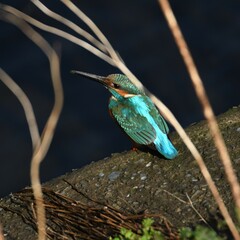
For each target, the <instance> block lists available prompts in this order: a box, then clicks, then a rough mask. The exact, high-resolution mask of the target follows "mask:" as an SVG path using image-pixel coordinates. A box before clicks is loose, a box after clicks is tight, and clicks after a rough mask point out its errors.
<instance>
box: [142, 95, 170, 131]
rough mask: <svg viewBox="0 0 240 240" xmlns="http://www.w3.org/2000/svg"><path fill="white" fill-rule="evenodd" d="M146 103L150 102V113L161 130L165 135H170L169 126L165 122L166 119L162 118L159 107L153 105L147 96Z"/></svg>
mask: <svg viewBox="0 0 240 240" xmlns="http://www.w3.org/2000/svg"><path fill="white" fill-rule="evenodd" d="M145 101H148V105H149V106H150V111H149V113H150V115H151V116H152V117H153V119H154V120H155V122H156V124H157V125H158V127H159V128H160V130H161V131H162V132H163V133H165V134H168V133H169V128H168V125H167V123H166V121H165V120H164V118H163V117H162V116H161V114H160V112H159V111H158V109H157V107H156V106H155V105H154V104H153V102H152V101H151V100H150V99H149V98H148V97H147V96H145Z"/></svg>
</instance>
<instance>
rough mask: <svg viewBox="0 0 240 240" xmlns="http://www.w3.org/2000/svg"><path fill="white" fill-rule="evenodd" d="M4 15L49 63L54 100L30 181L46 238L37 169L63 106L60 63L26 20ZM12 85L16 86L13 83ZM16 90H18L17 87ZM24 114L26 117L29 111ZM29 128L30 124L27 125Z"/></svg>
mask: <svg viewBox="0 0 240 240" xmlns="http://www.w3.org/2000/svg"><path fill="white" fill-rule="evenodd" d="M4 17H5V18H6V19H7V20H8V21H9V22H11V23H12V24H14V25H16V26H17V27H19V28H20V29H21V30H22V32H23V33H24V34H25V35H26V36H27V37H28V38H29V39H30V40H32V41H33V42H34V43H35V44H36V45H37V46H38V47H39V48H40V49H41V50H42V51H43V52H44V53H45V55H46V56H47V57H48V60H49V63H50V70H51V77H52V82H53V89H54V95H55V102H54V106H53V109H52V112H51V114H50V116H49V118H48V121H47V123H46V125H45V128H44V131H43V134H42V137H41V142H40V141H38V143H40V144H37V145H36V144H35V142H33V145H34V144H35V149H34V152H33V156H32V161H31V183H32V188H33V193H34V198H35V201H36V210H37V223H38V224H37V225H38V239H40V240H44V239H46V213H45V208H44V201H43V194H42V189H41V183H40V176H39V171H40V163H41V162H42V160H43V158H44V157H45V155H46V153H47V151H48V149H49V146H50V144H51V141H52V137H53V135H54V131H55V128H56V124H57V122H58V119H59V116H60V112H61V109H62V106H63V89H62V84H61V77H60V63H59V58H58V56H57V54H56V52H55V51H54V50H53V49H52V47H51V46H50V45H49V44H48V42H47V41H46V40H45V39H44V38H43V37H42V36H41V35H40V34H38V33H37V32H36V31H35V30H33V29H32V28H31V27H30V26H29V25H28V24H27V23H26V22H24V21H23V20H22V19H18V18H16V17H15V16H13V15H11V16H10V15H9V14H6V13H5V16H4ZM11 84H12V82H11ZM12 85H13V84H12ZM13 86H14V87H15V88H16V86H15V85H13ZM17 90H18V91H19V89H17ZM21 103H23V106H24V109H27V110H28V111H29V103H28V102H27V105H26V99H25V101H24V102H21ZM30 110H31V109H30ZM26 116H27V118H28V116H29V112H28V114H27V115H26ZM36 127H37V126H36ZM29 128H30V125H29Z"/></svg>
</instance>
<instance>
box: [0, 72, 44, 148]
mask: <svg viewBox="0 0 240 240" xmlns="http://www.w3.org/2000/svg"><path fill="white" fill-rule="evenodd" d="M0 80H1V81H2V82H3V83H4V84H5V85H6V86H7V87H8V88H9V90H11V91H12V93H13V94H14V95H15V97H16V98H17V99H18V100H19V102H20V103H21V105H22V107H23V110H24V113H25V116H26V119H27V123H28V127H29V131H30V136H31V139H32V145H33V146H32V147H33V149H35V148H36V147H37V146H38V145H39V143H40V135H39V130H38V126H37V121H36V118H35V114H34V111H33V107H32V104H31V102H30V100H29V98H28V97H27V95H26V94H25V93H24V91H23V90H22V89H21V88H20V87H19V86H18V85H17V83H16V82H14V80H13V79H12V78H11V77H10V76H9V75H8V74H7V73H6V72H5V71H4V70H3V69H2V68H0Z"/></svg>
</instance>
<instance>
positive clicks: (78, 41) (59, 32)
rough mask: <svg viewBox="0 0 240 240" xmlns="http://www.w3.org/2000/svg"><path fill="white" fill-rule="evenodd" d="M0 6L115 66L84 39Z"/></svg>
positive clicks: (6, 6) (0, 6) (10, 8)
mask: <svg viewBox="0 0 240 240" xmlns="http://www.w3.org/2000/svg"><path fill="white" fill-rule="evenodd" d="M0 8H1V9H2V10H4V11H6V12H9V13H11V14H13V15H15V16H17V17H19V18H22V19H24V20H25V21H26V22H28V23H30V24H31V25H33V26H35V27H37V28H39V29H42V30H44V31H46V32H50V33H52V34H55V35H57V36H60V37H62V38H65V39H67V40H68V41H70V42H72V43H75V44H77V45H79V46H81V47H82V48H84V49H86V50H87V51H89V52H91V53H92V54H94V55H96V56H97V57H99V58H100V59H102V60H104V61H106V62H107V63H109V64H110V65H113V66H115V64H114V61H113V60H112V59H111V58H110V57H109V56H107V55H106V54H105V53H103V52H101V51H99V50H98V49H97V48H96V47H93V46H92V45H91V44H89V43H87V42H85V41H83V40H81V39H79V38H77V37H75V36H73V35H71V34H69V33H67V32H64V31H62V30H59V29H57V28H55V27H52V26H49V25H47V24H44V23H42V22H40V21H38V20H36V19H34V18H32V17H30V16H28V15H27V14H24V13H23V12H21V11H19V10H17V9H16V8H14V7H11V6H9V5H6V4H1V3H0Z"/></svg>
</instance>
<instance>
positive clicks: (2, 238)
mask: <svg viewBox="0 0 240 240" xmlns="http://www.w3.org/2000/svg"><path fill="white" fill-rule="evenodd" d="M0 240H4V235H3V230H2V226H1V225H0Z"/></svg>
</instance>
